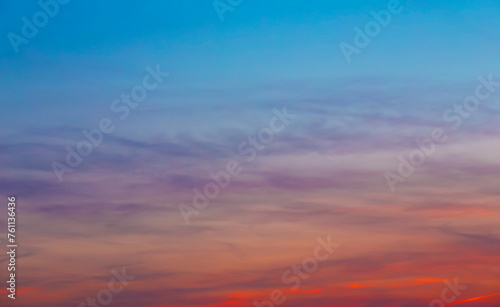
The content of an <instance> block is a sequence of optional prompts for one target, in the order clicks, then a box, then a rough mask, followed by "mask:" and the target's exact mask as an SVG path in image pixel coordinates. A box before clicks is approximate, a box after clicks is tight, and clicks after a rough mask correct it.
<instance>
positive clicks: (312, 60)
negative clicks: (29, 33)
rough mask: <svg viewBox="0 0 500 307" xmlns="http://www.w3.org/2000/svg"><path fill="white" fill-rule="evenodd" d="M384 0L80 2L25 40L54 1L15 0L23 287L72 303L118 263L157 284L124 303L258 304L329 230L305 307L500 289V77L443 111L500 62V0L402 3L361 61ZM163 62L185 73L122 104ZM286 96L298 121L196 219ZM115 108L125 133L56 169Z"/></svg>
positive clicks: (5, 93)
mask: <svg viewBox="0 0 500 307" xmlns="http://www.w3.org/2000/svg"><path fill="white" fill-rule="evenodd" d="M387 3H388V1H381V0H373V1H347V0H346V1H331V0H329V1H326V0H316V1H314V0H313V1H294V0H279V1H268V0H267V1H264V0H254V1H250V0H244V1H243V3H242V4H241V5H239V6H237V7H235V8H234V10H233V11H232V12H227V13H226V14H225V15H224V20H223V21H221V20H220V19H219V17H218V15H217V12H216V10H215V9H214V7H213V4H212V1H211V0H207V1H199V0H196V1H195V0H176V1H172V0H169V1H159V0H158V1H138V2H136V1H132V2H124V1H117V0H110V1H81V0H71V1H70V2H69V3H68V4H66V5H63V6H61V7H60V11H59V13H58V14H57V15H56V16H55V17H54V18H51V19H50V20H49V22H48V24H47V25H46V26H45V27H43V28H41V29H39V33H38V34H37V35H36V36H35V37H33V38H31V39H30V40H29V42H28V44H25V45H24V44H22V45H20V47H19V48H20V52H19V53H16V52H14V50H13V48H12V46H11V45H10V43H9V40H8V38H7V35H8V33H9V32H15V33H17V34H20V30H21V27H22V21H21V18H22V17H23V16H26V17H28V18H31V16H33V14H34V13H35V12H37V11H39V10H40V7H39V6H38V4H37V1H0V12H1V13H0V15H1V16H0V17H1V18H0V29H1V30H2V31H1V33H0V34H2V33H3V34H2V35H3V39H1V40H0V71H1V74H0V90H1V92H2V98H1V99H2V103H1V106H2V108H1V110H2V112H0V122H1V123H2V124H1V125H2V129H0V196H2V197H4V196H6V195H8V194H10V193H12V192H14V193H18V195H19V197H20V198H21V199H22V200H23V204H24V205H25V206H24V208H26V209H25V211H23V213H22V214H23V215H24V216H23V220H21V223H23V225H21V226H23V227H24V228H23V227H21V229H25V230H24V231H25V232H24V236H23V237H24V238H25V241H24V242H23V243H24V244H25V246H26V254H25V255H23V257H25V258H24V259H23V260H24V261H25V262H24V263H25V264H24V263H23V266H24V265H25V268H26V270H30V272H34V273H33V275H31V276H30V277H29V278H28V277H27V278H26V280H25V283H26V287H27V290H26V296H25V301H24V302H22V303H20V305H19V306H32V307H33V306H36V307H38V306H46V305H47V304H50V305H51V306H54V307H59V306H68V305H70V304H74V305H75V306H76V305H77V304H78V303H79V302H81V298H82V297H83V298H84V297H85V296H88V295H90V294H91V293H93V292H95V289H94V288H96V287H97V284H96V280H99V281H102V280H106V279H107V278H108V276H107V274H108V271H109V268H111V267H114V266H116V265H118V262H119V264H120V265H124V266H125V265H126V266H127V267H128V268H130V269H131V270H132V271H134V272H137V274H138V281H139V282H138V283H132V285H131V286H130V288H127V291H130V292H127V294H126V295H123V296H117V298H116V301H114V302H113V303H116V305H119V306H124V307H129V306H145V307H146V306H147V307H172V306H180V305H182V306H186V307H188V306H191V305H189V304H193V306H204V307H214V306H222V305H217V304H219V303H221V304H222V303H223V302H225V301H228V302H232V301H236V302H237V304H239V305H236V306H238V307H239V306H248V304H247V303H248V302H251V301H252V300H253V299H263V298H265V297H266V295H267V297H268V293H269V291H270V290H272V289H273V288H280V287H283V285H282V284H276V279H277V278H276V276H278V277H279V274H281V273H282V272H283V270H284V268H286V267H289V266H290V265H292V264H293V263H295V261H296V260H297V259H299V260H300V259H302V257H304V255H306V254H305V253H306V252H309V251H310V250H311V247H312V245H311V244H313V243H314V242H315V241H314V238H316V237H317V236H324V235H325V234H327V233H331V234H333V235H335V236H336V237H337V238H339V240H341V241H343V242H345V246H346V248H345V253H344V254H342V255H340V256H338V257H339V258H336V259H335V260H333V259H332V260H331V261H328V263H326V264H325V267H324V269H322V270H321V271H320V272H318V275H316V277H315V278H314V279H311V280H310V281H309V282H310V283H309V284H307V285H305V286H304V288H303V289H302V290H301V291H302V292H299V293H298V294H297V298H296V299H295V300H292V299H291V301H290V304H289V306H290V307H293V306H314V307H323V306H329V307H330V306H346V305H348V306H355V307H368V306H373V305H371V304H373V300H375V299H376V300H379V301H377V302H378V303H375V304H380V305H383V306H387V307H401V306H417V305H418V304H420V305H423V304H428V302H429V301H431V300H432V298H433V297H434V296H435V293H440V291H441V289H442V282H436V280H438V281H441V280H444V279H445V278H446V279H453V278H454V277H455V276H460V278H461V280H462V279H463V280H464V282H466V283H467V284H468V285H471V287H470V289H471V290H470V292H467V293H466V294H464V296H463V297H461V298H460V299H467V298H471V297H478V296H481V295H487V294H491V293H493V292H494V291H498V289H497V288H498V287H497V285H498V269H497V268H498V263H497V262H498V259H497V257H496V256H495V255H498V253H499V251H498V246H499V245H498V244H497V243H498V240H500V239H499V238H500V229H499V228H498V215H499V210H498V206H497V205H498V171H499V170H500V162H499V159H498V154H497V153H498V150H499V147H498V136H499V134H500V131H499V128H498V118H499V116H500V105H499V104H498V97H499V95H498V92H496V93H494V95H492V98H491V99H489V100H488V101H484V102H482V104H481V106H480V108H478V110H477V111H476V112H474V113H473V115H472V116H471V117H470V118H468V119H467V120H464V124H463V126H461V128H460V129H459V130H456V131H451V130H450V128H449V125H448V123H446V122H444V121H443V113H444V112H445V111H446V110H447V109H449V108H451V107H453V106H454V104H456V103H459V102H462V101H463V100H464V98H465V97H467V96H468V95H472V94H474V90H475V88H476V86H477V85H478V84H479V83H480V81H478V77H479V76H488V75H490V74H491V75H493V76H494V77H493V79H494V80H500V74H498V71H500V66H499V61H498V60H497V57H498V50H500V39H499V38H500V35H499V34H498V31H497V29H498V28H499V26H500V21H499V20H498V16H499V13H500V3H498V2H496V1H477V0H476V1H471V0H464V1H458V2H450V1H444V0H438V1H430V0H421V1H417V0H415V1H401V5H402V6H403V7H404V9H403V11H402V13H401V14H399V15H395V16H392V20H391V23H390V24H389V25H388V26H387V27H386V28H384V29H383V30H382V32H381V34H380V35H379V36H377V37H374V38H373V39H372V42H371V44H370V45H369V46H368V47H366V48H364V49H363V50H362V52H361V53H360V54H359V55H358V54H355V55H353V60H352V62H351V63H350V64H349V63H347V61H346V59H345V58H344V55H343V54H342V51H341V49H340V47H339V45H340V43H341V42H347V43H349V44H353V39H354V35H355V32H354V30H353V29H354V28H355V27H360V28H364V26H365V25H366V24H367V22H369V21H371V20H372V17H371V16H370V11H372V10H373V11H379V10H382V9H386V7H387ZM157 65H159V67H161V70H162V71H168V72H169V73H170V75H169V76H168V77H167V78H165V80H164V81H163V82H162V83H161V84H160V85H159V87H158V88H157V89H155V90H153V91H151V92H149V93H148V97H147V99H146V100H145V101H144V102H141V103H139V106H138V107H137V108H136V109H134V110H132V111H131V113H130V116H129V117H128V118H127V119H126V120H123V121H119V120H117V117H116V114H114V113H113V112H112V111H111V109H110V105H111V103H112V102H113V100H115V99H117V98H119V97H120V96H121V95H122V94H123V93H130V91H131V89H132V88H134V87H135V86H137V85H140V84H141V82H142V80H143V77H144V76H145V75H146V74H147V71H146V67H147V66H150V67H156V66H157ZM284 107H286V108H287V109H288V110H289V112H290V113H292V114H295V115H296V116H297V117H296V119H294V121H293V122H292V123H291V124H290V125H289V126H287V127H286V130H284V131H283V132H282V133H280V134H276V136H275V140H274V141H273V143H272V144H270V145H269V146H268V147H266V149H265V150H263V151H262V152H260V154H259V157H258V159H256V161H255V162H254V163H253V164H245V165H244V172H243V174H242V175H241V176H240V177H238V178H234V180H233V181H232V183H231V186H230V187H229V188H228V189H227V190H225V192H224V193H223V194H222V195H221V196H220V197H219V198H217V199H216V200H214V201H213V204H212V205H211V207H210V208H208V209H207V210H206V211H203V212H202V213H201V214H200V215H199V216H197V217H196V219H195V220H194V221H193V223H194V226H193V227H192V228H186V225H185V224H184V221H183V219H182V216H181V215H180V214H179V210H178V207H177V206H178V204H179V203H181V202H183V203H188V202H189V201H191V199H192V190H193V188H195V187H198V188H199V187H202V186H203V185H204V184H205V183H206V182H207V181H208V180H211V177H210V176H209V172H211V171H218V170H221V169H224V167H225V165H226V163H227V161H228V160H230V159H235V160H237V161H243V159H242V157H241V155H239V154H238V152H237V148H238V145H239V144H240V143H241V142H242V141H245V140H247V138H248V137H249V135H251V134H256V133H257V132H258V131H259V129H262V128H263V127H266V126H267V125H269V122H270V119H271V118H272V116H273V114H274V113H273V109H274V108H277V109H279V110H282V109H283V108H284ZM105 117H109V118H112V119H113V120H114V123H115V124H116V130H115V132H113V133H112V134H109V135H105V136H104V140H103V142H102V144H101V145H99V146H98V147H96V148H94V151H93V152H92V154H91V155H89V156H88V157H85V159H84V161H83V163H82V164H81V166H79V167H76V168H75V169H74V170H73V172H72V173H68V174H65V180H64V182H58V180H57V178H56V176H55V175H54V172H53V169H52V167H51V165H52V164H51V163H53V162H54V161H64V159H65V156H66V149H65V146H66V145H69V146H73V147H74V146H76V144H77V143H78V142H80V141H81V140H82V139H83V138H84V137H83V134H82V129H87V130H88V129H94V128H97V127H98V123H99V121H100V120H101V119H103V118H105ZM437 127H441V128H443V129H447V130H446V131H447V132H449V141H448V143H446V144H443V145H442V146H441V147H439V148H438V150H437V151H436V154H434V155H433V156H431V157H428V160H426V163H425V164H424V165H422V166H421V167H420V168H419V169H418V170H416V172H415V175H414V176H413V177H411V178H408V179H407V180H406V181H405V182H404V183H401V184H400V185H398V191H397V193H395V194H393V193H391V192H390V191H389V189H388V187H387V183H386V181H385V179H384V172H385V171H387V170H394V169H397V167H398V157H399V156H400V155H405V156H407V155H408V154H409V153H410V152H412V150H415V146H416V145H415V139H418V138H426V137H429V135H430V133H431V131H432V130H433V129H434V128H437ZM4 220H5V219H1V220H0V227H1V228H2V229H4V226H6V225H5V223H4ZM24 221H25V222H24ZM47 221H50V223H47ZM89 225H91V227H89ZM0 233H1V232H0ZM409 237H411V238H412V241H409V240H408V238H409ZM48 238H50V242H53V244H54V246H51V245H50V244H48V243H47V242H48V241H49V239H48ZM75 242H77V243H78V244H77V245H78V246H75V250H67V249H65V246H68V245H71V244H76V243H75ZM130 242H134V247H131V246H130V244H129V243H130ZM200 242H201V243H200ZM311 242H312V243H311ZM414 242H416V244H415V243H414ZM135 244H136V245H135ZM77 247H78V248H79V249H78V248H77ZM256 251H258V252H256ZM284 251H285V252H284ZM145 255H146V256H145ZM200 255H203V257H200ZM492 255H493V256H492ZM495 257H496V258H495ZM117 259H118V260H117ZM75 261H77V262H78V263H76V264H75ZM443 263H447V264H446V265H443ZM470 263H476V264H477V265H475V266H474V268H473V269H468V268H467V266H466V265H464V264H470ZM0 264H1V261H0ZM41 264H44V265H45V264H47V267H45V266H42V265H41ZM56 264H57V267H55V265H56ZM59 265H60V266H61V267H60V268H59ZM360 268H361V269H360ZM139 275H141V276H139ZM75 276H76V277H75ZM249 276H250V277H249ZM40 280H43V281H44V282H43V283H41V282H40ZM68 280H71V281H72V282H71V283H69V282H67V281H68ZM214 280H217V281H218V283H217V284H216V285H214V284H213V282H214ZM61 285H65V286H61ZM353 285H354V287H353ZM357 285H360V287H357ZM388 285H390V286H388ZM165 289H169V290H168V291H167V292H165ZM318 289H319V290H320V291H319V292H318ZM97 290H98V289H97ZM356 291H357V292H356ZM44 293H48V294H47V296H41V294H44ZM318 293H321V294H318ZM0 294H2V292H1V290H0ZM312 294H314V295H312ZM316 294H318V295H316ZM40 297H43V299H44V300H40ZM311 302H314V304H313V303H311ZM0 303H2V301H1V299H0ZM35 303H36V304H39V305H35ZM494 303H495V302H494V301H492V302H491V304H490V305H488V304H486V303H484V304H481V305H477V306H472V305H470V306H471V307H491V306H493V304H494ZM22 304H24V305H22ZM44 304H45V305H44ZM127 304H128V305H127ZM245 304H247V305H245ZM332 304H338V305H332ZM411 304H414V305H411ZM494 306H496V305H494ZM464 307H465V306H464ZM467 307H468V306H467Z"/></svg>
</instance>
